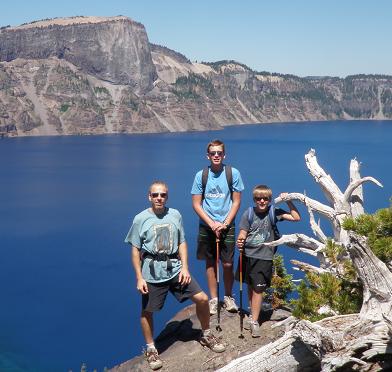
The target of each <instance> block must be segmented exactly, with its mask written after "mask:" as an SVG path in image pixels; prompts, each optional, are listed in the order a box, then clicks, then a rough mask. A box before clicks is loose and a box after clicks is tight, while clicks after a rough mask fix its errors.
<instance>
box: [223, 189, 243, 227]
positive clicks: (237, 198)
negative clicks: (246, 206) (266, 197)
mask: <svg viewBox="0 0 392 372" xmlns="http://www.w3.org/2000/svg"><path fill="white" fill-rule="evenodd" d="M232 197H233V202H232V204H231V209H230V211H229V214H228V215H227V217H226V219H225V223H224V224H226V225H230V224H231V223H232V222H233V221H234V219H235V216H236V214H237V212H238V210H239V209H240V205H241V193H240V192H238V191H233V194H232ZM226 227H227V226H226Z"/></svg>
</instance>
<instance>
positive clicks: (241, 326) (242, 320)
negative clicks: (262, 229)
mask: <svg viewBox="0 0 392 372" xmlns="http://www.w3.org/2000/svg"><path fill="white" fill-rule="evenodd" d="M243 329H244V310H243V308H242V248H240V332H241V333H240V335H239V336H238V338H244V335H243V334H242V330H243Z"/></svg>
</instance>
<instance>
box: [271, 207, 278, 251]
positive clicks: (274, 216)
mask: <svg viewBox="0 0 392 372" xmlns="http://www.w3.org/2000/svg"><path fill="white" fill-rule="evenodd" d="M268 217H269V220H270V222H271V227H272V230H273V232H274V236H275V239H274V240H278V239H279V238H280V232H279V230H278V227H277V226H276V222H277V221H278V219H277V217H276V213H275V206H274V205H273V204H271V205H270V206H269V209H268ZM277 250H278V246H276V247H275V249H274V254H275V253H276V251H277Z"/></svg>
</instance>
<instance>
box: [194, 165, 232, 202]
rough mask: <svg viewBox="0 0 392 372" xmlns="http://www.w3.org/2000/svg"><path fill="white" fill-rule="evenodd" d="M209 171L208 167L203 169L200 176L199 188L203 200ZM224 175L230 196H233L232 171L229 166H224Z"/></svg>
mask: <svg viewBox="0 0 392 372" xmlns="http://www.w3.org/2000/svg"><path fill="white" fill-rule="evenodd" d="M209 171H210V168H209V167H206V168H204V169H203V173H202V174H201V187H202V189H203V193H202V199H204V193H205V191H206V186H207V180H208V172H209ZM225 174H226V181H227V186H229V190H230V195H231V196H232V195H233V171H232V169H231V165H225Z"/></svg>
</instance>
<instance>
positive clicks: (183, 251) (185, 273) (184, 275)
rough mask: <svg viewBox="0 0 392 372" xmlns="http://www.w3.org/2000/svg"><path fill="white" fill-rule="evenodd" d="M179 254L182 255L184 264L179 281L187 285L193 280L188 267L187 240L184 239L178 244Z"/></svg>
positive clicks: (181, 258) (182, 263)
mask: <svg viewBox="0 0 392 372" xmlns="http://www.w3.org/2000/svg"><path fill="white" fill-rule="evenodd" d="M178 255H179V256H180V260H181V265H182V268H181V271H180V274H179V276H178V281H179V282H180V284H182V285H186V284H189V283H190V282H191V274H190V273H189V269H188V247H187V244H186V241H183V242H182V243H181V244H180V245H179V246H178Z"/></svg>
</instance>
